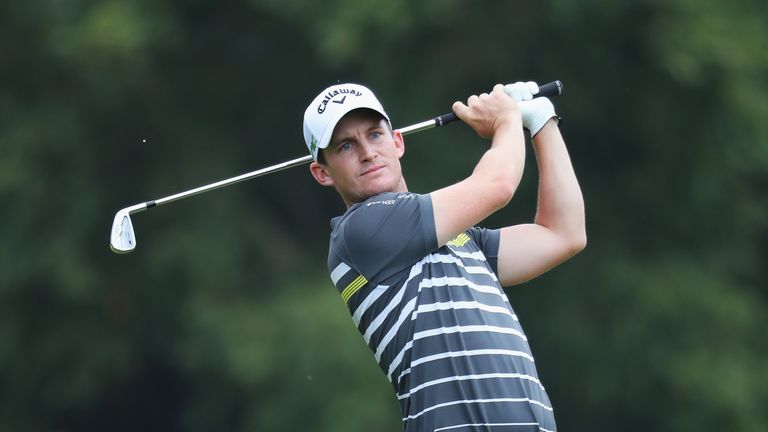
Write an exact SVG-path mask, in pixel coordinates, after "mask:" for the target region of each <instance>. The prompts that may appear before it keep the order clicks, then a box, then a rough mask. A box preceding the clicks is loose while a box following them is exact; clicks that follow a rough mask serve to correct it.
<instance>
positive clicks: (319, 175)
mask: <svg viewBox="0 0 768 432" xmlns="http://www.w3.org/2000/svg"><path fill="white" fill-rule="evenodd" d="M309 172H310V173H312V177H314V178H315V180H316V181H317V182H318V183H320V184H321V185H323V186H333V185H334V183H333V178H332V177H331V174H330V173H329V172H328V168H327V167H326V166H325V165H323V164H320V163H317V162H314V161H313V162H312V163H311V164H309Z"/></svg>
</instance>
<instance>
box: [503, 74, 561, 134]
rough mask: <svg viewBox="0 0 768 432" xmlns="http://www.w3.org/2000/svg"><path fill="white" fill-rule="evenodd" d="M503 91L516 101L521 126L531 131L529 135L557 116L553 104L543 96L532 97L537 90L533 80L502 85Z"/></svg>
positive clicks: (537, 131) (535, 132)
mask: <svg viewBox="0 0 768 432" xmlns="http://www.w3.org/2000/svg"><path fill="white" fill-rule="evenodd" d="M504 92H505V93H506V94H507V95H509V97H511V98H512V99H514V100H515V101H517V106H518V107H519V108H520V113H522V115H523V127H524V128H526V129H528V130H529V131H530V132H531V137H533V136H534V135H536V134H537V133H539V131H540V130H541V128H543V127H544V125H545V124H546V123H547V122H548V121H549V119H551V118H552V117H555V118H557V114H555V106H554V105H552V102H550V100H549V99H547V98H545V97H540V98H536V99H534V98H533V95H534V93H538V92H539V86H538V84H536V83H535V82H533V81H528V82H522V81H518V82H516V83H514V84H507V85H505V86H504Z"/></svg>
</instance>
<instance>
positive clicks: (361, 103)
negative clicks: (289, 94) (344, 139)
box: [304, 84, 389, 160]
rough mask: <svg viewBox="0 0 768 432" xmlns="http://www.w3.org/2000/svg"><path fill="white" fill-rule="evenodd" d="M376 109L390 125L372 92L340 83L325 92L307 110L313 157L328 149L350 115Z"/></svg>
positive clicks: (307, 135)
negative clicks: (366, 109) (338, 126)
mask: <svg viewBox="0 0 768 432" xmlns="http://www.w3.org/2000/svg"><path fill="white" fill-rule="evenodd" d="M358 108H369V109H372V110H374V111H376V112H378V113H379V114H381V115H382V116H384V118H385V119H386V120H387V122H389V116H388V115H387V113H386V112H384V108H383V107H382V106H381V103H380V102H379V100H378V99H376V96H375V95H374V94H373V92H372V91H371V90H369V89H368V88H367V87H364V86H361V85H359V84H336V85H333V86H331V87H328V88H327V89H325V90H323V91H322V92H321V93H320V94H319V95H317V97H316V98H315V99H314V100H313V101H312V103H310V104H309V106H308V107H307V109H306V111H304V142H305V143H306V144H307V148H308V149H309V152H310V153H311V154H312V157H313V158H314V159H315V160H317V152H318V151H319V150H320V149H324V148H326V147H328V143H329V142H330V141H331V136H332V135H333V129H334V128H335V127H336V124H337V123H338V122H339V120H341V118H342V117H344V116H345V115H346V114H347V113H348V112H350V111H352V110H355V109H358Z"/></svg>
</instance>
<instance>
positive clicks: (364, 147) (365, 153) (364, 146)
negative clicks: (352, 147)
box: [358, 139, 376, 161]
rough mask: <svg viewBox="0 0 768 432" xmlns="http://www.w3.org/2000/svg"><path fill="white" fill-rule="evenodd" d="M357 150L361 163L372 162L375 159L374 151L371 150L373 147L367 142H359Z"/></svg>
mask: <svg viewBox="0 0 768 432" xmlns="http://www.w3.org/2000/svg"><path fill="white" fill-rule="evenodd" d="M358 148H359V150H360V153H359V156H360V160H361V161H372V160H374V159H376V151H375V149H374V148H373V145H372V144H371V143H369V142H368V141H367V140H364V139H363V140H360V142H359V144H358Z"/></svg>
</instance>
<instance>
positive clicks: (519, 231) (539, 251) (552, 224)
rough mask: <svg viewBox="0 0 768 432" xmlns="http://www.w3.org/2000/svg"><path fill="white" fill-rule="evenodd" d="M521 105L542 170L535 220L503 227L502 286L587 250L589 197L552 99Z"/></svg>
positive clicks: (537, 272)
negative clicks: (586, 198)
mask: <svg viewBox="0 0 768 432" xmlns="http://www.w3.org/2000/svg"><path fill="white" fill-rule="evenodd" d="M520 109H521V111H522V112H523V117H524V119H525V120H526V121H525V123H529V124H526V127H528V128H529V130H531V131H532V134H534V135H533V148H534V151H535V153H536V160H537V163H538V168H539V191H538V205H537V209H536V217H535V219H534V222H533V223H532V224H522V225H513V226H509V227H506V228H502V230H501V239H500V244H499V255H498V267H499V281H500V282H501V284H502V285H503V286H509V285H514V284H518V283H521V282H525V281H527V280H529V279H532V278H534V277H536V276H538V275H540V274H542V273H544V272H546V271H547V270H549V269H551V268H553V267H555V266H556V265H558V264H560V263H562V262H563V261H565V260H567V259H568V258H570V257H572V256H573V255H575V254H577V253H578V252H579V251H581V250H582V249H584V247H585V246H586V242H587V237H586V228H585V218H584V200H583V198H582V195H581V189H580V188H579V183H578V181H577V179H576V174H575V173H574V170H573V166H572V165H571V160H570V157H569V155H568V150H567V149H566V146H565V142H564V140H563V137H562V135H561V134H560V130H559V129H558V127H557V120H556V118H554V115H555V113H554V108H553V107H552V104H551V102H549V101H548V100H545V99H536V100H532V101H524V102H521V103H520ZM550 113H551V115H550ZM533 118H538V119H539V120H538V121H534V120H531V119H533ZM531 123H533V126H531ZM542 123H543V126H541V124H542ZM538 128H540V129H538Z"/></svg>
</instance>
